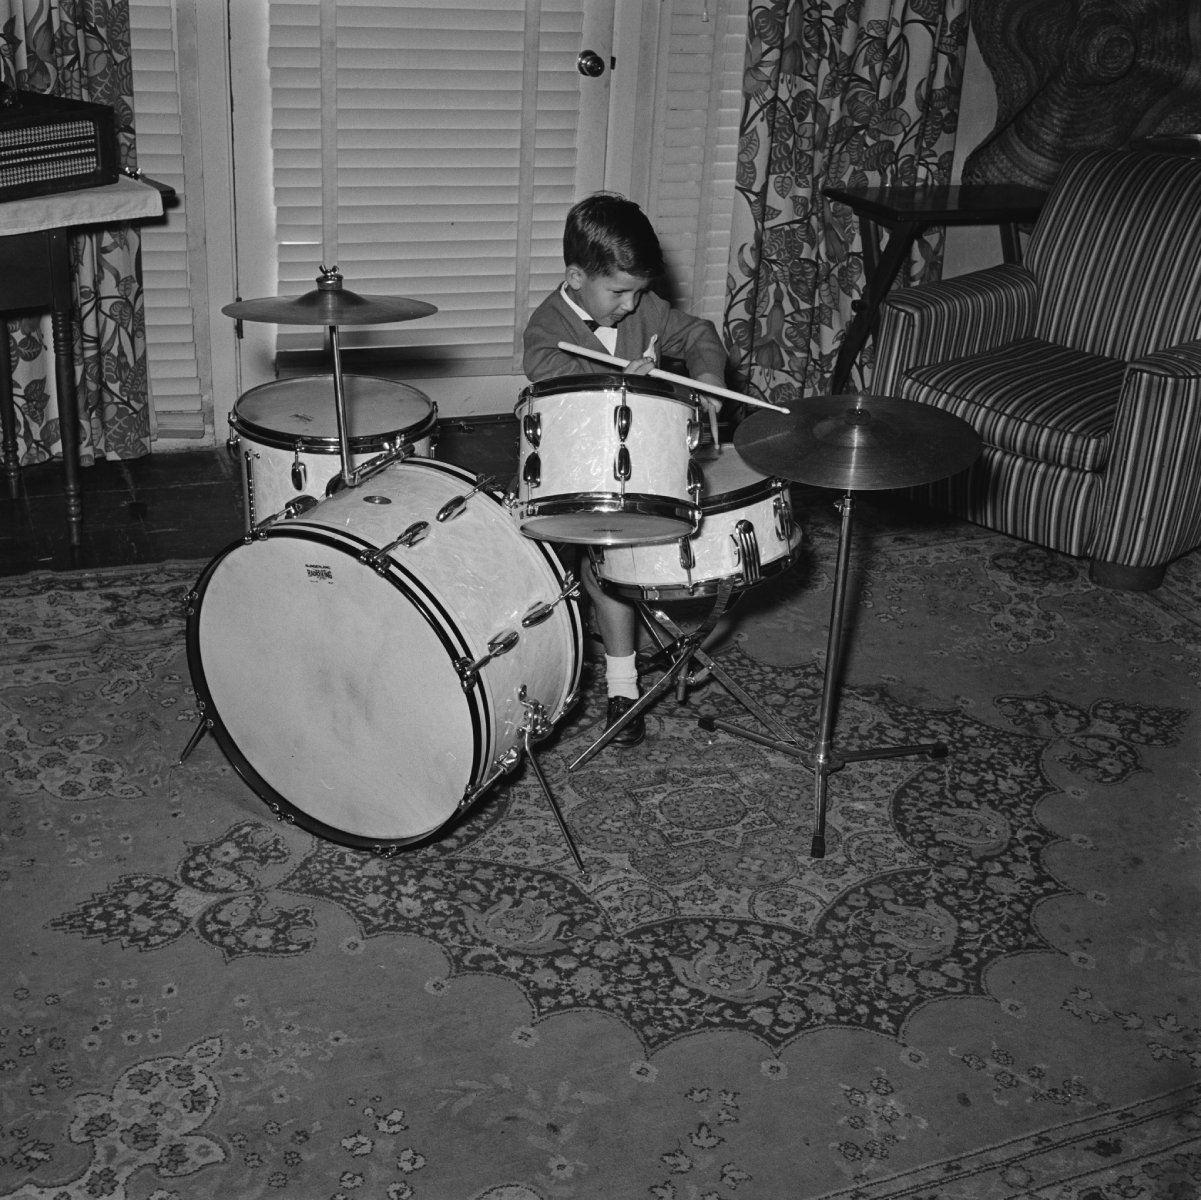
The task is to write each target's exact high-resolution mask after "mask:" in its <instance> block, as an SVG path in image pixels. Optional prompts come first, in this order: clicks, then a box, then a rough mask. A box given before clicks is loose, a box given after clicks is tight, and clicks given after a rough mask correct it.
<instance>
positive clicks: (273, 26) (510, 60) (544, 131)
mask: <svg viewBox="0 0 1201 1200" xmlns="http://www.w3.org/2000/svg"><path fill="white" fill-rule="evenodd" d="M583 3H584V0H490V2H488V0H484V2H476V3H471V4H466V3H455V2H453V0H451V2H448V3H444V4H437V3H417V2H415V0H376V2H369V0H272V3H271V7H270V34H269V39H270V40H269V47H268V70H269V77H270V90H271V105H272V114H271V120H272V156H273V187H274V195H275V201H276V210H277V211H276V231H277V239H278V244H279V280H278V291H279V294H280V295H285V296H298V295H302V294H303V293H305V292H307V291H310V290H311V289H312V288H313V287H314V286H315V283H314V280H315V277H316V275H317V273H318V269H319V267H320V266H321V265H322V264H324V265H327V266H334V265H336V266H337V267H338V269H339V270H340V271H341V273H342V275H343V277H344V286H345V287H347V288H349V289H350V290H352V291H355V292H359V293H363V294H368V295H396V296H409V297H412V298H415V299H419V300H424V301H427V302H429V303H431V304H434V305H436V306H437V307H438V312H437V313H436V314H435V315H434V316H431V317H426V318H423V319H421V320H418V321H413V322H408V323H404V324H400V325H390V326H382V327H378V326H370V327H363V326H359V327H353V326H349V327H346V328H345V329H341V330H340V331H339V336H340V340H341V343H342V345H343V347H345V348H360V347H362V348H373V347H393V348H397V350H398V352H399V354H400V356H401V358H402V361H404V362H405V364H406V365H407V366H408V367H410V368H411V369H412V370H414V371H417V370H419V369H420V367H421V366H422V365H423V364H424V363H437V364H439V366H440V367H441V368H442V369H445V367H446V364H447V363H448V362H449V363H450V364H452V367H453V368H454V369H456V370H457V371H459V372H460V373H462V374H477V375H486V374H509V373H513V372H515V371H518V370H519V369H520V354H519V340H520V334H521V330H522V329H523V328H524V325H525V320H526V317H527V315H528V312H529V310H530V307H531V302H536V301H537V300H539V299H541V297H542V295H543V294H544V293H546V292H548V291H550V290H551V288H553V287H554V286H555V285H556V283H557V282H558V281H559V280H560V279H561V278H562V222H563V214H564V213H565V212H566V210H567V208H568V207H569V206H570V205H571V203H572V201H573V199H574V187H575V178H576V134H577V128H578V123H579V115H580V114H579V105H580V99H579V96H580V87H579V75H578V73H577V71H576V65H575V59H576V55H577V54H578V52H579V49H580V37H581V30H582V20H583V17H582V10H583ZM322 338H323V334H322V331H320V330H314V329H312V328H304V327H300V328H297V327H281V328H280V329H279V331H278V333H277V350H279V351H288V350H301V349H313V348H316V347H319V346H320V345H321V341H322Z"/></svg>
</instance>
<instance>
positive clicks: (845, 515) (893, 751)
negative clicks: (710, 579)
mask: <svg viewBox="0 0 1201 1200" xmlns="http://www.w3.org/2000/svg"><path fill="white" fill-rule="evenodd" d="M854 504H855V502H854V497H853V496H852V494H851V492H850V491H847V492H846V494H845V495H844V496H843V498H842V500H841V501H840V502H839V505H838V508H839V511H840V512H841V514H842V522H841V525H840V528H839V533H838V558H837V565H836V567H835V570H834V597H833V600H832V601H831V604H830V632H829V638H828V641H827V643H826V667H825V671H824V673H823V677H822V699H821V709H820V710H819V718H818V727H817V746H816V749H815V751H814V755H813V784H814V801H815V811H814V824H813V844H812V847H811V849H810V854H811V856H812V857H813V858H824V857H825V854H826V788H827V783H828V781H829V777H830V775H832V774H833V773H834V772H835V771H841V770H842V768H843V767H845V766H846V764H847V763H849V762H861V761H863V760H865V759H871V758H907V757H909V756H910V755H912V754H925V755H927V756H929V757H930V758H945V757H946V756H947V747H946V745H945V744H944V743H942V742H919V743H915V744H913V745H907V746H877V747H873V748H871V749H868V750H855V751H852V752H850V753H843V754H839V753H837V752H836V751H835V749H834V693H835V685H836V682H837V676H838V668H839V660H840V656H841V651H842V641H843V629H844V626H845V622H846V602H847V567H848V565H849V564H850V558H851V521H852V517H853V514H854ZM700 725H701V727H702V728H703V729H721V730H723V731H724V732H726V733H733V734H737V735H741V736H742V737H746V738H750V739H751V740H752V741H755V742H759V743H760V744H761V745H766V746H771V747H772V748H773V749H775V750H782V751H784V752H785V753H788V754H791V753H793V750H792V748H791V746H789V745H780V744H778V743H775V742H771V741H769V740H768V739H766V738H763V737H760V736H758V735H757V734H753V733H751V732H750V731H749V730H746V729H743V728H741V727H740V726H738V725H732V724H730V723H728V722H725V721H719V720H715V719H713V718H711V717H702V718H701V720H700Z"/></svg>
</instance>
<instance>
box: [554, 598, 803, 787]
mask: <svg viewBox="0 0 1201 1200" xmlns="http://www.w3.org/2000/svg"><path fill="white" fill-rule="evenodd" d="M735 598H736V596H735V593H734V589H733V581H732V580H730V579H725V580H723V581H722V582H721V584H720V586H719V587H718V590H717V592H716V594H715V597H714V601H713V607H712V608H711V609H710V610H709V612H708V614H707V615H706V617H705V619H704V620H703V621H702V622H701V623H700V625H698V626H697V628H696V629H694V630H692V632H691V633H687V632H685V631H684V630H683V629H681V628H680V627H679V626H678V625H677V624H676V623H675V622H674V621H673V620H672V619H671V617H669V616H668V615H667V613H665V612H664V611H663V610H662V609H661V608H654V607H652V606H651V605H649V604H647V603H646V602H645V601H643V600H635V601H634V602H633V603H634V605H635V607H636V608H637V609H638V613H639V615H640V616H641V617H642V620H643V622H644V623H645V624H646V627H647V628H648V629H649V630H650V632H651V635H652V636H653V637H654V638H655V640H656V641H657V642H658V643H659V650H658V652H657V653H656V654H655V655H654V656H653V657H652V659H651V661H650V664H649V665H650V666H651V667H652V668H655V667H657V666H660V665H663V664H665V663H666V664H669V665H668V666H667V670H666V671H664V673H663V674H662V675H661V676H660V677H659V678H658V679H657V680H656V681H655V683H654V684H653V686H651V687H650V688H648V689H647V691H645V692H644V693H643V694H642V695H641V696H639V697H638V700H637V702H636V703H634V704H633V705H632V706H631V707H630V708H629V709H628V710H627V711H626V712H625V713H624V714H623V716H622V717H621V719H620V720H619V721H616V722H615V723H614V724H613V725H611V726H610V727H609V728H608V729H606V730H605V732H604V733H603V734H601V736H600V737H599V738H597V739H596V741H595V742H593V743H592V745H591V746H589V747H588V749H587V750H585V751H584V752H583V754H581V755H580V756H579V757H578V758H577V759H576V760H575V762H573V763H572V764H571V765H570V766H569V767H568V768H567V770H568V772H571V771H575V770H578V769H579V768H580V767H582V766H583V765H584V764H585V763H587V762H589V761H590V760H591V759H593V758H595V757H596V755H598V754H599V753H600V752H601V751H602V750H603V749H604V748H605V747H606V746H607V745H608V744H609V743H610V742H611V741H612V740H613V739H614V738H615V737H616V736H617V734H619V733H620V732H621V731H622V729H624V728H625V727H626V725H628V724H629V723H630V722H631V721H633V720H634V719H635V718H636V717H638V716H639V715H640V714H641V713H644V712H645V711H646V710H647V709H648V708H650V706H651V705H652V704H654V703H655V701H656V700H658V699H659V697H660V696H662V695H663V693H664V692H666V691H667V690H668V688H670V687H672V686H673V684H674V685H675V689H676V700H677V702H678V703H681V704H682V703H683V702H684V699H685V696H686V694H687V689H688V685H689V684H690V683H697V682H699V681H700V679H701V678H702V677H703V676H706V675H711V676H712V677H713V678H714V679H716V680H717V682H718V683H719V684H721V686H722V687H723V688H725V689H726V691H727V692H729V693H730V695H731V696H733V697H734V699H735V700H737V701H738V703H739V704H741V705H742V707H743V708H745V709H746V710H747V712H749V713H750V714H751V716H753V717H756V718H757V719H758V720H759V721H760V722H762V724H763V726H764V727H765V728H766V729H769V730H771V732H772V733H774V734H775V735H776V737H775V739H771V740H769V741H768V744H769V745H771V746H772V747H774V748H777V749H782V750H784V751H785V752H786V753H789V754H795V755H797V756H798V757H802V756H803V755H804V751H803V750H802V749H801V748H800V746H799V745H796V744H795V737H794V735H793V734H792V733H790V732H789V731H788V730H787V729H786V728H785V727H784V726H783V725H781V724H780V723H779V722H778V721H777V720H776V719H775V718H774V717H773V716H772V715H771V714H770V713H768V712H767V711H766V710H765V709H764V708H763V706H762V705H761V704H759V703H758V702H757V701H756V700H755V699H754V698H753V697H752V696H751V695H750V694H749V693H748V692H747V691H746V690H745V689H744V688H742V687H741V686H740V685H739V684H738V683H737V682H736V681H735V680H734V679H733V678H732V677H731V676H730V674H729V672H727V671H725V670H724V669H723V668H722V667H721V666H720V665H719V664H718V663H716V662H714V660H713V658H712V657H711V656H710V655H709V654H707V653H706V652H705V648H704V647H705V642H706V641H707V640H708V638H709V636H710V634H712V632H713V630H714V628H715V627H716V625H717V622H718V621H719V620H720V619H721V618H722V617H723V616H724V615H725V614H726V612H727V611H728V610H729V608H730V605H731V604H732V602H733V600H734V599H735ZM693 663H697V664H699V665H700V667H701V668H702V670H701V671H700V672H698V673H697V674H695V675H690V674H688V673H687V671H688V668H689V667H690V666H691V665H692V664H693Z"/></svg>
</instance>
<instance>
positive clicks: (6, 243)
mask: <svg viewBox="0 0 1201 1200" xmlns="http://www.w3.org/2000/svg"><path fill="white" fill-rule="evenodd" d="M162 211H163V201H162V196H161V195H160V193H159V190H158V189H157V188H155V187H154V186H152V185H150V184H148V183H142V182H140V181H138V180H135V179H130V178H128V177H125V176H122V177H121V178H120V179H118V180H117V182H116V183H111V184H107V185H105V186H103V187H94V188H81V189H79V190H78V191H74V192H60V193H59V194H58V195H53V196H34V197H31V198H29V199H26V200H10V201H7V202H6V203H0V319H4V318H7V317H8V316H11V315H12V314H14V313H18V312H29V311H33V312H43V311H45V310H46V309H49V310H50V313H51V330H52V334H53V342H54V379H55V384H56V386H57V391H58V415H59V425H60V429H61V436H62V445H63V477H64V480H65V485H66V497H67V524H68V527H69V531H70V537H71V545H72V546H78V545H79V544H80V540H81V535H82V533H83V493H82V489H81V487H80V483H79V404H78V402H77V399H76V396H75V363H74V360H73V356H72V353H71V296H72V292H73V290H74V289H73V281H72V278H71V254H70V243H69V234H68V230H69V229H73V228H76V227H78V226H81V225H111V224H114V223H115V222H118V221H132V220H138V219H144V218H146V217H155V216H158V215H160V214H161V213H162ZM0 450H2V452H3V456H4V471H5V475H6V476H7V478H8V487H9V494H10V495H11V496H12V497H13V498H14V499H15V498H16V496H17V492H18V479H19V477H20V466H19V463H18V458H17V425H16V413H15V411H14V408H13V391H12V364H11V361H10V358H9V353H8V331H7V329H5V330H0Z"/></svg>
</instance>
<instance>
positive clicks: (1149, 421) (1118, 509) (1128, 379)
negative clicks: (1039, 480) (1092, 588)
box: [1091, 339, 1201, 567]
mask: <svg viewBox="0 0 1201 1200" xmlns="http://www.w3.org/2000/svg"><path fill="white" fill-rule="evenodd" d="M1199 544H1201V339H1197V340H1194V341H1190V342H1181V343H1180V344H1178V345H1176V346H1170V347H1167V348H1166V349H1163V350H1157V351H1155V353H1153V354H1148V355H1145V356H1144V357H1143V358H1139V359H1135V360H1134V361H1133V362H1131V363H1130V364H1129V365H1128V366H1127V368H1126V375H1125V378H1124V380H1123V383H1122V391H1121V395H1120V396H1119V399H1118V409H1117V419H1116V421H1115V423H1114V428H1113V437H1112V444H1111V446H1110V451H1109V467H1108V469H1107V470H1106V473H1105V485H1104V491H1103V493H1102V496H1101V503H1100V506H1099V509H1098V514H1097V528H1096V531H1095V533H1094V536H1093V549H1092V552H1091V557H1092V558H1093V559H1095V560H1100V561H1102V562H1113V563H1120V564H1121V565H1123V566H1131V567H1144V566H1159V565H1161V564H1164V563H1168V562H1171V561H1172V559H1174V558H1176V557H1178V556H1179V555H1181V554H1183V553H1184V552H1185V551H1187V550H1191V549H1193V548H1194V547H1195V546H1197V545H1199Z"/></svg>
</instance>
